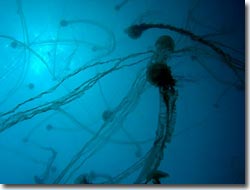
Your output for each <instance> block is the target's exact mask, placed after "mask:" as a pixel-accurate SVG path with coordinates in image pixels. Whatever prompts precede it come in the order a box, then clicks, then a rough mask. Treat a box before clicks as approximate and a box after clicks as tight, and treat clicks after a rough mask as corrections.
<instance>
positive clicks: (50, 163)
mask: <svg viewBox="0 0 250 190" xmlns="http://www.w3.org/2000/svg"><path fill="white" fill-rule="evenodd" d="M38 147H39V148H40V149H42V150H44V151H49V152H51V157H50V158H49V159H48V161H47V165H46V168H45V170H44V172H43V173H42V175H41V176H40V177H39V176H34V180H35V182H36V183H37V184H43V183H45V182H46V181H47V180H49V177H50V173H51V172H55V171H56V167H55V166H54V165H53V164H54V161H55V159H56V157H57V152H56V151H55V150H54V149H53V148H51V147H43V146H40V145H38Z"/></svg>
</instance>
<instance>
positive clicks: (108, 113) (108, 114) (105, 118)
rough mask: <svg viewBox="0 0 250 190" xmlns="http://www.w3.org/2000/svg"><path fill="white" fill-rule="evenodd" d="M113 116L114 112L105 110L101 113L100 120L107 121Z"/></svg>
mask: <svg viewBox="0 0 250 190" xmlns="http://www.w3.org/2000/svg"><path fill="white" fill-rule="evenodd" d="M113 116H114V113H113V112H112V111H110V110H105V111H104V112H103V113H102V120H103V121H104V122H106V121H108V120H112V119H113Z"/></svg>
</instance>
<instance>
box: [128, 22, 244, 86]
mask: <svg viewBox="0 0 250 190" xmlns="http://www.w3.org/2000/svg"><path fill="white" fill-rule="evenodd" d="M153 28H157V29H165V30H169V31H173V32H176V33H178V34H180V35H183V36H186V37H188V38H190V39H191V40H192V41H194V42H197V43H199V44H202V45H204V46H206V47H208V48H209V49H211V50H212V51H214V52H215V53H216V54H218V55H219V56H220V57H221V58H222V62H223V63H225V64H226V65H227V66H228V68H229V69H231V70H232V71H233V72H234V74H235V76H236V77H237V78H238V80H239V82H240V83H241V84H244V79H242V76H241V75H240V71H244V67H245V66H244V64H242V62H241V61H238V60H237V59H235V58H233V57H232V56H231V55H230V54H228V53H226V52H225V51H224V50H223V49H222V48H220V46H219V45H217V44H216V42H213V41H209V40H206V39H205V38H204V37H202V36H199V35H197V34H195V33H193V32H191V31H189V30H186V29H183V28H179V27H176V26H173V25H170V24H147V23H141V24H136V25H132V26H130V27H128V28H126V29H125V33H127V34H128V36H129V37H130V38H132V39H137V38H139V37H140V36H141V35H142V34H143V32H145V31H146V30H148V29H153Z"/></svg>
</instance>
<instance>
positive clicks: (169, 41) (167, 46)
mask: <svg viewBox="0 0 250 190" xmlns="http://www.w3.org/2000/svg"><path fill="white" fill-rule="evenodd" d="M155 48H156V52H161V51H169V52H172V53H173V52H174V50H175V43H174V40H173V38H172V37H171V36H169V35H163V36H161V37H159V38H158V39H157V40H156V42H155Z"/></svg>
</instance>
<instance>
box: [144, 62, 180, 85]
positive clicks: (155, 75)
mask: <svg viewBox="0 0 250 190" xmlns="http://www.w3.org/2000/svg"><path fill="white" fill-rule="evenodd" d="M146 76H147V80H148V81H149V82H150V83H151V84H152V85H154V86H156V87H159V88H164V89H168V88H171V89H172V88H173V87H174V86H175V84H176V81H175V79H174V78H173V77H172V73H171V70H170V67H169V66H168V65H167V64H165V63H154V64H151V65H149V66H148V68H147V73H146Z"/></svg>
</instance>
